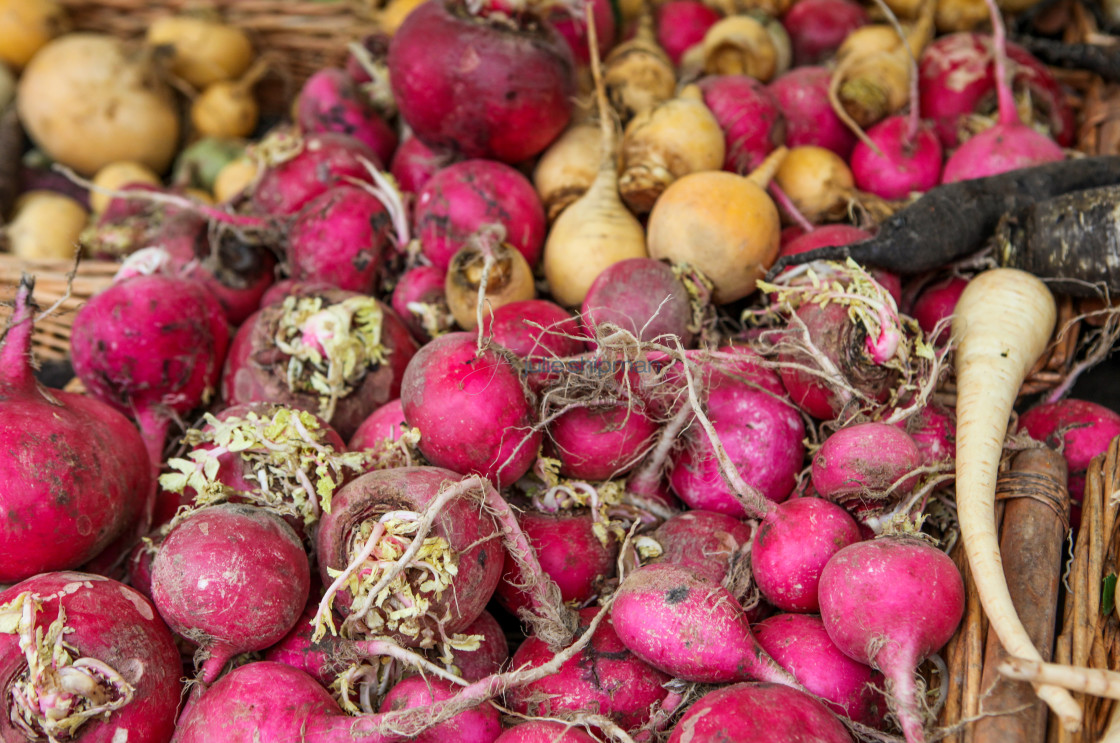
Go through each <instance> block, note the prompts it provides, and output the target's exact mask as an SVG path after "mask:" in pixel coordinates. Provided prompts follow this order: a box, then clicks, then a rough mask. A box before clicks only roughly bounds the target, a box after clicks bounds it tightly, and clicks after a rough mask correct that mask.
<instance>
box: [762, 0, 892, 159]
mask: <svg viewBox="0 0 1120 743" xmlns="http://www.w3.org/2000/svg"><path fill="white" fill-rule="evenodd" d="M870 20H871V19H870V18H869V17H868V15H867V11H866V10H864V9H863V6H862V5H860V4H859V3H856V2H852V0H799V2H796V3H794V4H793V7H791V8H790V9H789V10H787V11H786V12H785V14H784V15H783V16H782V25H783V26H785V29H786V32H787V33H789V41H790V46H791V47H792V49H793V65H794V67H803V66H805V65H815V64H821V63H822V62H827V61H828V59H829V58H830V57H832V55H833V54H834V53H835V52H836V50H837V49H839V48H840V45H841V44H842V43H844V39H846V38H847V37H848V34H849V33H851V32H852V31H854V30H856V29H857V28H859V27H860V26H866V25H867V24H868V23H870ZM786 144H787V145H788V144H789V143H788V142H787V143H786ZM790 146H793V145H790Z"/></svg>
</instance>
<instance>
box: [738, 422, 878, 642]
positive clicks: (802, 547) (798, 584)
mask: <svg viewBox="0 0 1120 743" xmlns="http://www.w3.org/2000/svg"><path fill="white" fill-rule="evenodd" d="M826 443H827V442H826ZM813 483H814V485H815V484H816V480H814V481H813ZM860 539H861V536H860V531H859V526H857V525H856V522H855V519H853V518H852V517H851V516H850V515H848V512H847V511H845V510H844V509H843V508H841V507H840V506H837V505H835V504H833V503H829V502H828V501H826V500H821V499H820V498H794V499H792V500H790V501H788V502H786V503H784V504H783V506H782V508H778V509H774V512H773V513H772V514H770V515H768V516H767V517H766V518H765V519H764V520H763V521H762V524H761V525H760V526H759V527H758V531H756V532H755V535H754V540H753V542H752V544H751V569H752V571H753V572H754V579H755V582H756V583H757V584H758V590H759V591H761V592H762V595H763V597H764V598H765V599H766V600H767V601H768V602H769V603H770V604H772V605H774V606H776V607H777V608H779V609H781V610H783V611H793V612H806V613H807V612H815V611H819V610H820V601H819V598H818V593H817V587H818V584H819V583H820V577H821V571H822V570H824V566H825V565H826V564H827V563H828V561H829V560H830V559H831V558H832V556H833V555H835V554H836V553H837V552H839V551H840V550H841V549H843V548H844V547H847V546H848V545H849V544H855V543H856V542H858V541H860ZM779 662H780V661H779Z"/></svg>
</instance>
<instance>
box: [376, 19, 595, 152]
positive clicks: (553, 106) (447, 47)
mask: <svg viewBox="0 0 1120 743" xmlns="http://www.w3.org/2000/svg"><path fill="white" fill-rule="evenodd" d="M525 15H528V14H525ZM522 17H523V16H522V14H518V15H516V16H513V19H511V17H510V16H505V15H504V14H503V15H502V19H501V20H496V19H489V18H486V17H478V16H476V15H471V14H470V13H469V12H467V11H466V8H465V7H463V6H461V5H459V4H457V3H451V2H448V3H445V2H443V1H442V0H429V1H428V2H426V3H424V4H423V5H421V6H420V7H418V8H416V9H415V10H414V11H413V12H411V13H409V14H408V17H407V18H406V19H405V21H404V23H402V24H401V26H400V28H398V29H397V31H396V33H395V34H394V35H393V40H392V41H391V42H390V44H389V56H388V64H389V79H390V82H391V83H392V86H393V96H394V98H395V99H396V101H397V104H398V106H399V107H400V113H401V116H402V117H403V118H404V120H405V122H407V123H408V125H409V127H411V128H412V131H413V132H414V133H415V135H416V136H417V137H418V138H420V140H421V141H423V142H424V143H425V144H427V145H428V146H429V147H438V148H443V149H448V150H453V151H456V152H459V153H461V154H462V155H463V156H464V157H484V158H489V159H494V160H499V161H501V162H506V163H517V162H521V161H523V160H526V159H528V158H530V157H533V156H534V155H537V154H539V153H540V152H542V151H543V150H544V148H545V147H547V146H548V145H549V144H550V143H551V142H552V140H553V139H555V138H556V137H557V136H558V135H559V134H560V132H562V131H563V130H564V127H566V126H567V125H568V121H569V119H570V116H571V99H572V98H573V96H574V95H575V92H576V89H575V76H574V69H575V66H574V62H573V60H572V56H571V51H570V50H569V49H568V46H567V44H565V43H564V41H563V39H562V38H561V37H560V35H559V34H557V33H556V31H554V30H553V29H552V28H551V26H549V25H548V24H545V23H536V24H532V22H531V21H530V22H525V21H522V20H521V19H522ZM511 24H512V28H510V25H511ZM462 60H466V62H462ZM452 112H454V115H450V114H451V113H452Z"/></svg>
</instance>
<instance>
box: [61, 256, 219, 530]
mask: <svg viewBox="0 0 1120 743" xmlns="http://www.w3.org/2000/svg"><path fill="white" fill-rule="evenodd" d="M228 346H229V326H228V325H227V324H226V318H225V314H224V313H223V312H222V308H221V306H220V305H219V304H218V302H217V300H215V299H214V298H213V297H212V296H211V294H210V293H209V292H208V291H207V290H206V289H205V287H203V286H202V285H201V284H198V283H196V282H193V281H188V280H185V279H177V278H171V277H167V276H160V275H151V276H136V277H133V278H129V279H125V280H123V281H120V282H116V283H114V284H112V285H111V286H109V287H108V288H107V289H105V290H103V291H101V292H99V293H98V294H95V295H94V296H93V297H92V298H90V300H89V301H88V302H86V303H85V304H84V305H83V306H82V308H81V309H80V310H78V314H77V315H76V316H75V317H74V324H73V328H72V331H71V338H70V357H71V360H72V361H73V364H74V373H75V374H76V375H77V377H78V378H79V379H81V380H82V383H83V384H84V385H85V387H86V390H87V391H88V393H89V394H90V395H92V396H94V397H96V398H97V399H99V400H101V401H102V402H105V403H108V404H109V405H112V406H113V407H115V408H117V409H118V410H120V411H121V412H123V413H125V414H126V415H129V416H130V417H132V418H134V419H135V420H136V421H137V423H138V424H139V426H140V433H141V435H142V436H143V438H144V443H145V445H146V446H147V448H148V457H149V460H150V461H151V466H152V467H153V468H154V469H153V472H154V474H158V471H159V466H160V462H162V460H163V446H164V443H165V441H166V439H167V431H168V428H169V427H170V425H171V420H172V418H173V417H174V416H181V415H184V414H186V413H187V412H188V411H190V410H192V409H194V408H195V407H197V406H198V405H200V404H201V403H202V401H203V400H205V399H207V398H209V396H210V395H211V394H212V393H213V392H214V390H215V389H216V387H217V383H218V380H219V377H220V375H221V369H222V363H223V362H224V361H225V357H226V351H227V348H228ZM153 485H154V480H153ZM153 495H154V491H153V493H151V494H149V495H148V496H147V498H146V505H145V506H144V511H143V514H142V516H141V525H140V530H141V533H146V532H147V529H148V525H150V524H151V518H152V516H151V514H152V507H153V506H154V503H153V500H154V499H153Z"/></svg>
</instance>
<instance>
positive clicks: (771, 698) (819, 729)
mask: <svg viewBox="0 0 1120 743" xmlns="http://www.w3.org/2000/svg"><path fill="white" fill-rule="evenodd" d="M728 730H734V731H735V741H736V743H770V741H776V740H788V741H802V740H803V741H806V743H808V742H809V741H812V743H852V737H851V736H850V735H848V731H847V730H846V729H845V728H844V725H843V724H841V722H840V721H839V720H838V719H837V718H836V716H835V715H834V714H832V713H831V712H830V711H829V710H828V708H827V707H825V706H824V705H823V704H821V703H820V702H818V701H817V700H816V699H813V698H812V697H811V696H809V695H808V694H805V693H804V692H800V691H797V690H796V689H790V688H787V687H784V686H778V685H775V684H735V685H733V686H727V687H724V688H722V689H716V690H715V691H712V692H709V693H707V694H705V695H704V696H702V697H700V698H699V699H697V700H696V701H695V702H693V704H692V706H691V707H689V708H688V711H687V712H686V713H685V714H684V717H682V718H681V719H680V721H679V722H678V723H677V724H676V727H674V728H673V734H672V735H671V736H670V737H669V743H721V741H724V740H726V739H727V737H726V736H727V731H728Z"/></svg>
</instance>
